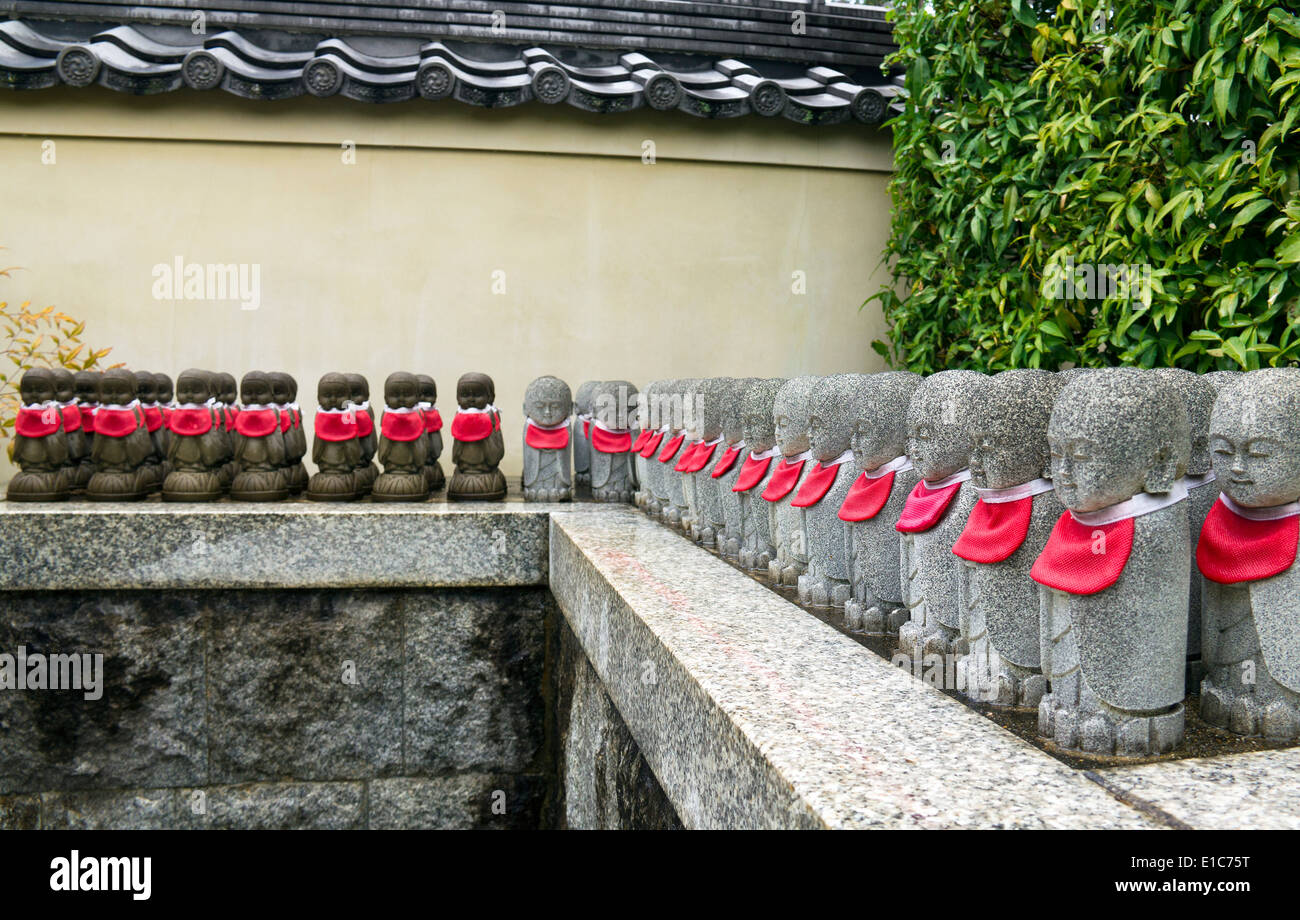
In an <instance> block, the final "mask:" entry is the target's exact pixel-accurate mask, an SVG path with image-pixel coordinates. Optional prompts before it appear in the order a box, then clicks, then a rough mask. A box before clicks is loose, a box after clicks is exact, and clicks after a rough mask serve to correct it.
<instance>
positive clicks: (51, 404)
mask: <svg viewBox="0 0 1300 920" xmlns="http://www.w3.org/2000/svg"><path fill="white" fill-rule="evenodd" d="M61 405H62V404H61V403H58V402H55V401H54V400H53V399H47V400H45V402H38V403H23V408H24V409H26V410H27V411H28V412H35V411H37V410H38V409H58V408H59V407H60V406H61ZM132 405H134V403H132ZM110 408H117V407H116V406H110Z"/></svg>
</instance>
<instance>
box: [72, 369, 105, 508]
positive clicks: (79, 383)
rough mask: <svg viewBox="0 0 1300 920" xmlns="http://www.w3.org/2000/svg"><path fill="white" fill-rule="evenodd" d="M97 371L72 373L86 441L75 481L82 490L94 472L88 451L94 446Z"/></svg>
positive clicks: (97, 389) (97, 396) (97, 391)
mask: <svg viewBox="0 0 1300 920" xmlns="http://www.w3.org/2000/svg"><path fill="white" fill-rule="evenodd" d="M99 377H100V374H99V372H98V371H77V372H76V373H75V374H73V375H72V382H73V388H74V390H75V392H76V397H77V412H78V414H79V415H80V416H81V433H82V436H83V437H84V438H85V441H86V455H85V456H84V457H82V458H81V467H80V469H78V471H77V482H78V483H79V484H80V486H79V488H80V490H81V491H82V492H84V491H85V490H86V486H87V484H89V482H90V477H91V476H93V475H94V474H95V464H94V462H93V461H92V460H91V459H90V452H91V451H92V450H93V449H94V446H95V409H96V408H97V407H98V406H99Z"/></svg>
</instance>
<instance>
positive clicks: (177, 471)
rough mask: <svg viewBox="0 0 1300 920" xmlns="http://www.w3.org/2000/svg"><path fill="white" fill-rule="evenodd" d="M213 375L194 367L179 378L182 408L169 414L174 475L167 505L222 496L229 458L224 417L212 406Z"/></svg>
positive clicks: (165, 486)
mask: <svg viewBox="0 0 1300 920" xmlns="http://www.w3.org/2000/svg"><path fill="white" fill-rule="evenodd" d="M212 386H213V375H211V374H209V373H208V372H207V371H200V370H195V369H193V368H191V369H190V370H187V371H183V372H182V373H181V375H180V376H179V377H178V378H176V395H177V397H178V401H179V403H180V405H178V406H176V407H175V408H173V409H171V410H170V411H169V412H168V413H167V429H168V432H169V433H170V435H171V437H170V439H169V442H168V455H167V459H168V462H169V463H170V465H171V472H170V473H168V474H167V478H166V479H165V480H163V490H162V497H163V501H165V502H210V501H216V500H217V499H219V498H220V497H221V480H220V478H218V476H217V470H219V469H220V468H221V466H222V464H223V463H224V462H225V456H226V445H227V441H226V435H225V432H224V431H223V430H222V421H223V418H222V415H221V413H220V411H219V410H218V409H217V408H216V406H214V405H213V404H212V402H213V400H212Z"/></svg>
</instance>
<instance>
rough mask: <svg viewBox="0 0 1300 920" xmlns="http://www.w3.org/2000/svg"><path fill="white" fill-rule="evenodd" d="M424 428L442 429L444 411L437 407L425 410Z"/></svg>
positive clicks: (430, 429) (429, 429)
mask: <svg viewBox="0 0 1300 920" xmlns="http://www.w3.org/2000/svg"><path fill="white" fill-rule="evenodd" d="M424 430H425V431H442V413H441V412H439V411H438V410H437V409H425V410H424Z"/></svg>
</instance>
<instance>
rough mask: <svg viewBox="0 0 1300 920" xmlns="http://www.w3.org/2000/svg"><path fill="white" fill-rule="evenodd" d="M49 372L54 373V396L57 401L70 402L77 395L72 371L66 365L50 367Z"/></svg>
mask: <svg viewBox="0 0 1300 920" xmlns="http://www.w3.org/2000/svg"><path fill="white" fill-rule="evenodd" d="M50 373H51V374H53V375H54V398H55V399H57V400H58V401H59V402H72V398H73V397H74V396H76V395H77V381H76V380H74V379H73V377H72V371H70V370H68V369H67V368H66V367H52V368H50Z"/></svg>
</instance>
